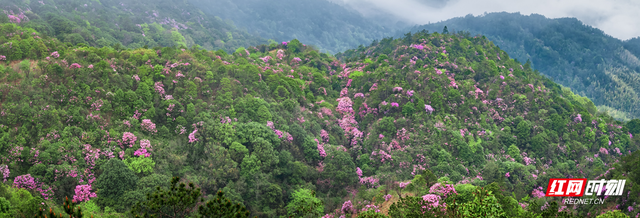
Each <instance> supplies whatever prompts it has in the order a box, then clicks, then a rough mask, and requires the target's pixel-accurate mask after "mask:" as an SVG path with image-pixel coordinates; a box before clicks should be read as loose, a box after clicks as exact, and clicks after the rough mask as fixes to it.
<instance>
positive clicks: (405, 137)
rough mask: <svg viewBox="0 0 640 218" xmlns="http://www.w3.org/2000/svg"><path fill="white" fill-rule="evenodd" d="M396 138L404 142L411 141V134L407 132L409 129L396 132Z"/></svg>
mask: <svg viewBox="0 0 640 218" xmlns="http://www.w3.org/2000/svg"><path fill="white" fill-rule="evenodd" d="M396 136H397V137H398V139H400V140H401V141H403V142H404V141H406V140H408V139H409V133H408V132H407V129H405V128H402V129H399V130H398V131H397V132H396Z"/></svg>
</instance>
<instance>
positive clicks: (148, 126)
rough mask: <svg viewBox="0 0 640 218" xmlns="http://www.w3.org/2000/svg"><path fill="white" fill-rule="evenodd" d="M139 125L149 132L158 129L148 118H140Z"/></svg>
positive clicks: (154, 131)
mask: <svg viewBox="0 0 640 218" xmlns="http://www.w3.org/2000/svg"><path fill="white" fill-rule="evenodd" d="M140 126H141V127H142V129H143V130H145V131H148V132H151V133H152V134H153V133H156V132H158V130H156V124H155V123H153V122H151V120H150V119H144V120H142V123H141V124H140Z"/></svg>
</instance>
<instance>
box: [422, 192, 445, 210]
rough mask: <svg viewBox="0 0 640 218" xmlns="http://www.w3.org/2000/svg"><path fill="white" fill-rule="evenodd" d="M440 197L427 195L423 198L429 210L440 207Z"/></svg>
mask: <svg viewBox="0 0 640 218" xmlns="http://www.w3.org/2000/svg"><path fill="white" fill-rule="evenodd" d="M440 199H441V198H440V196H439V195H434V194H426V195H424V196H422V200H423V201H425V202H427V208H425V209H427V210H429V209H433V208H436V207H438V206H440Z"/></svg>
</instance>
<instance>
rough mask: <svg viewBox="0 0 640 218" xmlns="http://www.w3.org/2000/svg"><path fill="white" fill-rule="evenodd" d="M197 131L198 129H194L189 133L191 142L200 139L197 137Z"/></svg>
mask: <svg viewBox="0 0 640 218" xmlns="http://www.w3.org/2000/svg"><path fill="white" fill-rule="evenodd" d="M196 133H198V129H194V130H193V132H191V133H190V134H189V143H193V142H196V141H198V139H197V138H196Z"/></svg>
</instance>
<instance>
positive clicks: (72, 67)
mask: <svg viewBox="0 0 640 218" xmlns="http://www.w3.org/2000/svg"><path fill="white" fill-rule="evenodd" d="M78 68H82V66H80V64H78V63H73V64H71V66H69V69H78Z"/></svg>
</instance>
